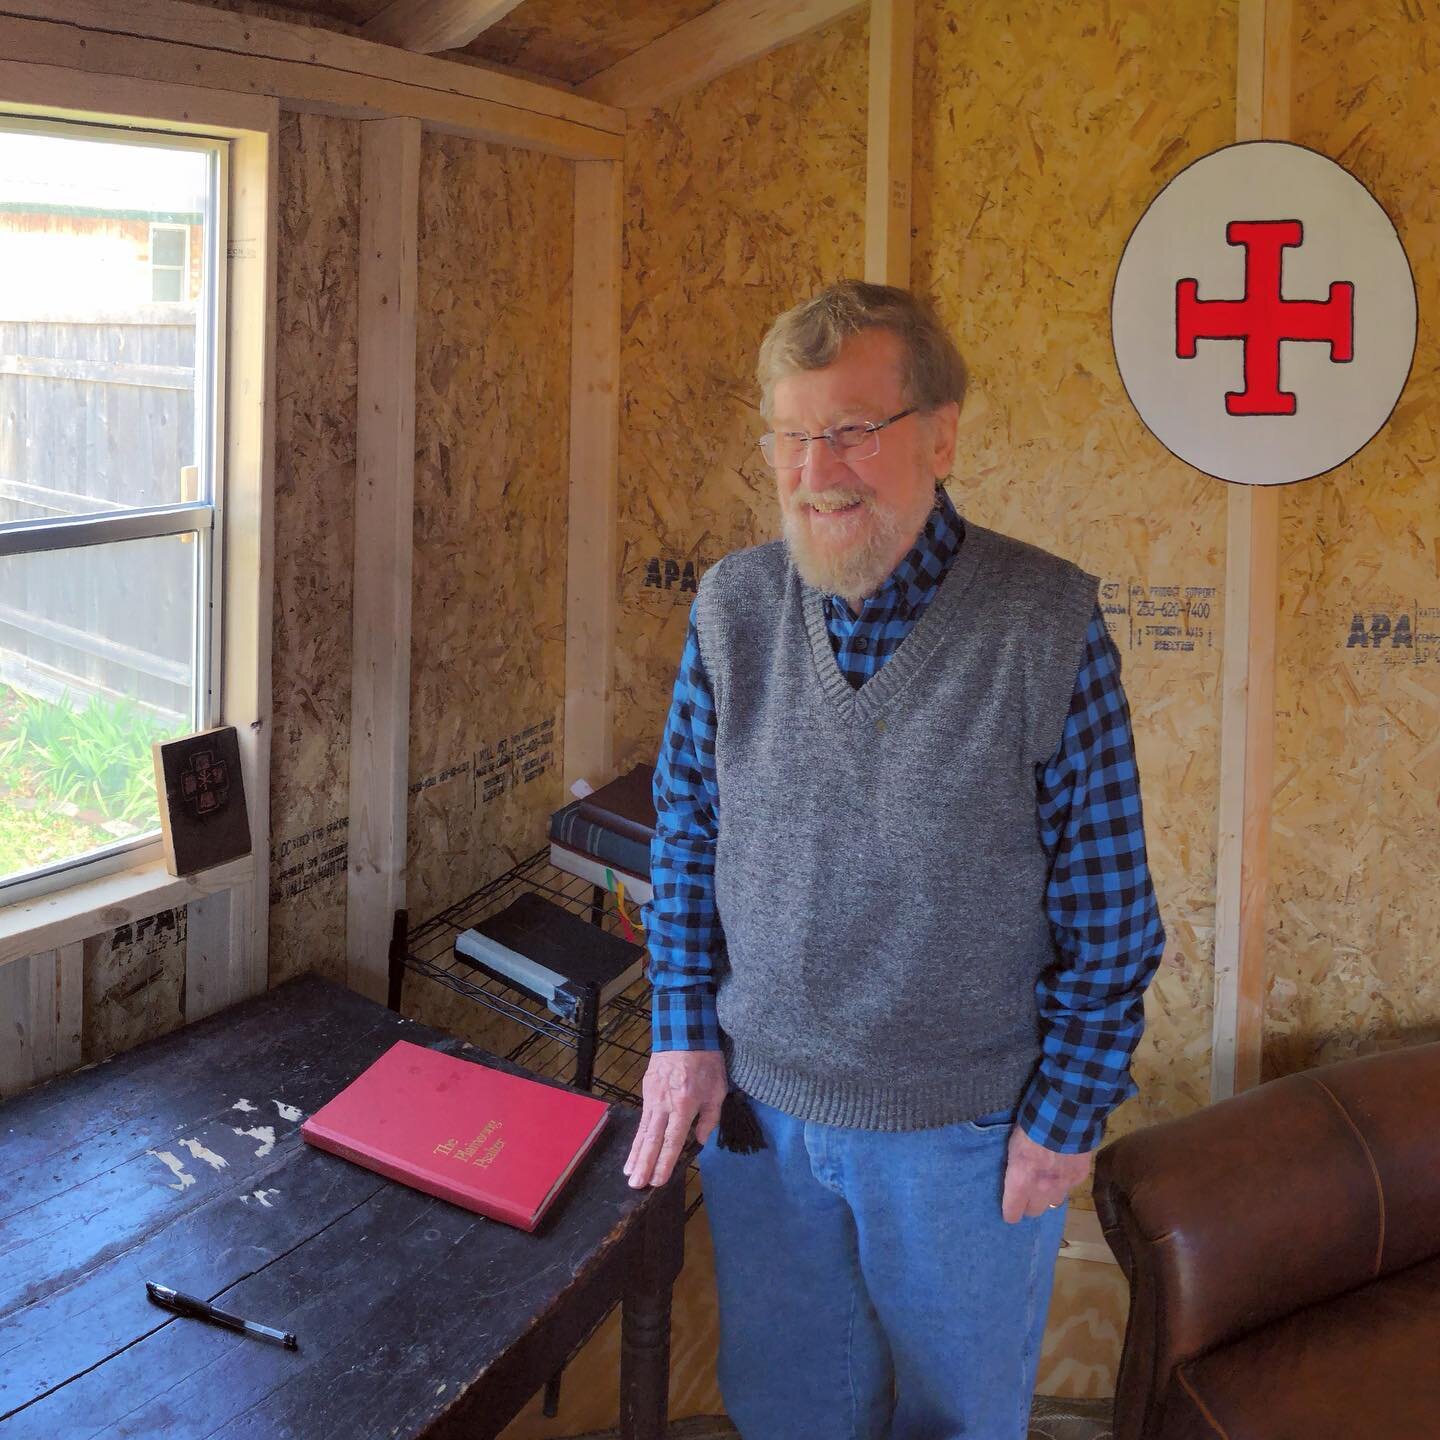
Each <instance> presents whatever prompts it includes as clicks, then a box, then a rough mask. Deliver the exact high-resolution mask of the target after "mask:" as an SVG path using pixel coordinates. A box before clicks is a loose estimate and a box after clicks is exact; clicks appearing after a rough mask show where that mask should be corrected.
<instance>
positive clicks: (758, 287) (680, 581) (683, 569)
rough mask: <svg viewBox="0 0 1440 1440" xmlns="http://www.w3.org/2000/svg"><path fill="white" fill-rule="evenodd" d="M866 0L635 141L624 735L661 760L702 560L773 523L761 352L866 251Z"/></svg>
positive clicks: (621, 676)
mask: <svg viewBox="0 0 1440 1440" xmlns="http://www.w3.org/2000/svg"><path fill="white" fill-rule="evenodd" d="M867 45H868V40H867V24H866V20H865V17H864V15H863V14H861V15H858V16H854V17H851V18H850V19H847V20H845V21H843V22H841V23H839V24H837V25H834V26H831V27H828V28H827V29H826V30H825V31H823V32H821V33H820V34H818V35H816V36H813V37H811V38H809V39H807V40H804V41H801V42H800V43H798V44H795V45H791V46H788V47H787V48H785V49H783V50H780V51H778V52H776V53H775V54H773V55H770V56H767V57H766V58H765V59H763V60H761V61H759V62H757V63H756V64H754V65H750V66H746V67H744V68H742V69H740V70H737V71H733V72H732V73H731V74H729V75H726V76H723V77H722V78H720V79H718V80H715V81H713V82H712V83H711V84H709V85H707V86H705V87H703V88H702V89H700V90H698V91H695V92H693V93H692V94H690V95H687V96H685V97H684V98H683V99H681V100H679V101H678V102H676V103H675V104H674V105H673V106H672V107H671V108H669V109H666V110H662V111H655V112H652V113H651V114H649V115H648V116H646V117H645V118H644V119H643V120H642V121H640V122H639V123H638V124H636V126H635V127H634V128H633V129H632V130H631V132H630V135H629V137H628V139H627V141H626V146H627V159H626V166H625V169H626V203H625V271H624V279H623V291H622V319H621V326H622V334H623V337H624V338H623V345H622V350H621V363H620V382H621V392H622V407H623V408H622V414H621V430H620V491H619V508H620V516H619V553H620V587H621V590H620V634H619V637H618V643H617V650H616V676H615V748H616V757H617V760H618V761H619V762H620V763H621V765H622V768H623V766H624V765H626V764H629V763H633V761H635V760H638V759H652V758H653V757H654V754H655V750H656V746H657V744H658V742H659V736H660V729H661V727H662V726H663V724H664V717H665V711H666V708H667V706H668V702H669V696H670V690H671V687H672V685H673V684H674V679H675V667H676V664H677V662H678V661H679V658H680V650H681V647H682V645H683V644H684V640H685V624H686V618H687V616H688V614H689V605H690V601H691V600H692V599H693V597H694V590H695V581H696V578H697V576H698V574H699V573H700V572H701V571H703V570H704V569H705V568H706V567H707V566H708V565H710V564H711V563H712V562H713V561H715V560H717V559H719V557H720V556H721V555H724V554H725V553H726V552H727V551H730V550H734V549H738V548H739V547H741V546H745V545H754V544H757V543H759V542H760V541H763V540H768V539H771V538H772V537H773V536H774V535H775V534H776V533H778V532H777V525H778V519H779V511H778V509H777V508H776V505H775V499H774V482H773V480H772V478H771V475H770V472H769V471H768V470H766V468H765V466H764V464H763V462H762V461H761V458H760V452H759V451H758V450H757V449H756V448H755V438H756V436H758V435H759V434H760V432H761V430H763V429H764V426H763V425H762V424H761V423H760V419H759V412H758V409H757V400H758V397H757V395H756V392H755V385H754V373H755V350H756V347H757V346H758V345H759V343H760V340H761V337H762V336H763V335H764V333H765V330H766V327H767V326H768V325H769V323H770V321H771V320H772V319H773V318H774V316H775V314H776V313H777V312H778V311H779V310H781V309H783V308H785V307H786V306H787V305H790V304H792V303H793V302H794V301H795V300H796V299H798V298H800V297H801V296H803V295H805V294H807V293H809V292H810V291H812V290H814V289H816V288H818V287H819V286H820V285H821V284H823V283H825V282H826V281H829V280H832V279H835V278H837V277H839V276H842V275H848V274H855V273H857V272H858V271H859V270H860V269H861V268H862V266H863V262H864V233H863V230H864V226H863V216H864V207H865V109H866V87H867V84H868V79H867V69H868V67H867V54H866V52H867Z"/></svg>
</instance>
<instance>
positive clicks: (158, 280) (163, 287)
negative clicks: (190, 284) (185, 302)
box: [150, 267, 183, 300]
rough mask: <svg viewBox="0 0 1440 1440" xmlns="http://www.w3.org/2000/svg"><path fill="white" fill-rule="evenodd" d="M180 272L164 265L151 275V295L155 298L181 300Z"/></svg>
mask: <svg viewBox="0 0 1440 1440" xmlns="http://www.w3.org/2000/svg"><path fill="white" fill-rule="evenodd" d="M180 284H181V281H180V272H179V271H178V270H166V269H164V268H163V267H162V268H160V269H158V270H156V271H155V272H154V274H153V275H152V276H151V286H150V296H151V298H152V299H154V300H180V299H182V298H183V297H182V295H181V293H180Z"/></svg>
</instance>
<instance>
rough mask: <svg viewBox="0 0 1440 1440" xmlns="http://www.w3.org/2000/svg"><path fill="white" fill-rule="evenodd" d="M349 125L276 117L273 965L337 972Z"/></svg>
mask: <svg viewBox="0 0 1440 1440" xmlns="http://www.w3.org/2000/svg"><path fill="white" fill-rule="evenodd" d="M359 205H360V131H359V126H358V125H357V124H356V123H355V122H354V121H350V120H339V119H334V118H331V117H329V116H321V115H286V116H285V117H284V120H283V123H282V127H281V131H280V239H279V252H278V257H277V259H278V293H279V298H278V306H277V313H276V374H275V389H276V399H277V410H276V426H275V430H276V452H275V627H274V650H273V661H272V671H271V673H272V676H273V687H274V728H273V730H272V733H271V737H270V743H271V751H270V766H271V770H270V825H271V845H270V857H271V858H270V905H271V909H270V979H271V983H272V984H279V983H280V981H282V980H286V979H289V978H290V977H291V976H292V975H297V974H299V973H300V972H302V971H304V970H307V969H317V970H319V971H320V972H321V973H322V974H325V975H329V976H330V977H331V978H333V979H336V980H343V978H344V974H345V867H346V829H347V817H348V815H349V809H350V804H349V790H350V668H351V635H350V624H351V622H350V599H351V591H350V574H351V567H352V563H353V557H354V546H355V388H356V346H357V335H358V331H357V314H358V307H359V252H358V248H357V247H358V240H357V237H358V234H359Z"/></svg>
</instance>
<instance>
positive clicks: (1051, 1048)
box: [1016, 609, 1165, 1154]
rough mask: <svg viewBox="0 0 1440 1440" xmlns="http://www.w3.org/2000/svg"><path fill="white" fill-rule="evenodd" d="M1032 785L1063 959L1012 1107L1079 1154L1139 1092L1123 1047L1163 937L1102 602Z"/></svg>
mask: <svg viewBox="0 0 1440 1440" xmlns="http://www.w3.org/2000/svg"><path fill="white" fill-rule="evenodd" d="M1036 788H1037V803H1038V811H1039V823H1040V835H1041V839H1042V841H1043V842H1044V844H1045V847H1046V849H1047V850H1048V851H1049V852H1050V853H1051V855H1052V856H1053V863H1052V866H1051V872H1050V880H1049V883H1048V885H1047V887H1046V892H1045V908H1046V912H1047V914H1048V915H1049V917H1050V924H1051V929H1052V931H1053V933H1054V936H1055V943H1056V946H1057V948H1058V950H1059V952H1060V956H1061V959H1060V962H1059V963H1058V964H1057V965H1055V966H1054V967H1053V968H1052V969H1051V970H1049V971H1047V972H1046V974H1045V975H1044V976H1042V977H1041V979H1040V982H1039V984H1038V985H1037V986H1036V1000H1037V1002H1038V1006H1039V1013H1040V1031H1041V1058H1040V1067H1039V1069H1038V1070H1037V1071H1036V1074H1035V1077H1034V1079H1033V1080H1032V1081H1031V1083H1030V1086H1029V1088H1028V1090H1027V1091H1026V1093H1025V1096H1024V1098H1023V1099H1022V1101H1021V1103H1020V1110H1019V1113H1018V1115H1017V1117H1016V1118H1017V1121H1018V1123H1019V1124H1020V1126H1021V1128H1022V1129H1023V1130H1024V1131H1025V1133H1026V1134H1027V1135H1029V1137H1030V1138H1031V1139H1032V1140H1034V1141H1036V1142H1037V1143H1038V1144H1040V1145H1043V1146H1045V1147H1046V1148H1047V1149H1050V1150H1056V1151H1060V1152H1062V1153H1065V1154H1083V1153H1084V1152H1086V1151H1089V1150H1093V1149H1094V1148H1095V1147H1096V1146H1097V1145H1098V1144H1099V1143H1100V1139H1101V1137H1102V1135H1103V1134H1104V1129H1105V1120H1106V1117H1107V1116H1108V1115H1109V1113H1110V1112H1111V1111H1112V1110H1113V1109H1114V1108H1115V1107H1116V1106H1117V1105H1119V1104H1120V1102H1121V1101H1122V1100H1125V1099H1126V1098H1128V1097H1129V1096H1131V1095H1133V1094H1134V1093H1135V1084H1134V1082H1133V1081H1132V1080H1131V1078H1130V1059H1131V1056H1132V1055H1133V1054H1134V1051H1135V1047H1136V1045H1137V1044H1138V1043H1139V1041H1140V1036H1141V1033H1142V1032H1143V1030H1144V1028H1145V1005H1144V994H1145V987H1146V986H1147V985H1148V984H1149V983H1150V981H1151V979H1152V978H1153V977H1154V974H1155V971H1156V968H1157V967H1158V966H1159V964H1160V957H1161V955H1162V953H1163V951H1164V949H1165V930H1164V927H1163V925H1162V924H1161V921H1160V911H1159V907H1158V906H1157V904H1156V901H1155V891H1154V887H1153V886H1152V884H1151V881H1150V867H1149V863H1148V861H1147V859H1146V855H1145V826H1144V817H1143V815H1142V813H1141V806H1140V772H1139V769H1138V767H1137V765H1136V762H1135V742H1134V736H1133V734H1132V732H1131V728H1130V707H1129V705H1128V704H1127V703H1126V700H1125V691H1124V689H1123V687H1122V686H1121V683H1120V655H1119V652H1118V651H1117V650H1116V648H1115V643H1114V641H1113V640H1111V638H1110V635H1109V632H1108V631H1107V629H1106V626H1105V621H1104V619H1103V618H1102V616H1101V614H1100V612H1099V610H1098V609H1097V610H1096V612H1095V615H1094V616H1093V617H1092V619H1091V621H1090V626H1089V629H1088V631H1087V633H1086V637H1085V658H1084V660H1083V662H1082V663H1081V666H1080V673H1079V676H1078V677H1077V679H1076V684H1075V693H1074V696H1073V698H1072V699H1071V702H1070V713H1069V716H1068V717H1067V719H1066V722H1065V730H1064V734H1063V736H1062V738H1061V742H1060V749H1059V751H1058V752H1057V753H1056V755H1055V757H1054V758H1053V759H1052V760H1051V761H1050V762H1049V764H1047V765H1043V766H1039V767H1037V787H1036Z"/></svg>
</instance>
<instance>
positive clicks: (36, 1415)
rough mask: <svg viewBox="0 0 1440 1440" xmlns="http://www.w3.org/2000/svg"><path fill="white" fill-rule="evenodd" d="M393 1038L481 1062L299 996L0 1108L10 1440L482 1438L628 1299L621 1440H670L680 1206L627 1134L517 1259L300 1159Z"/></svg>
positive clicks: (444, 1212)
mask: <svg viewBox="0 0 1440 1440" xmlns="http://www.w3.org/2000/svg"><path fill="white" fill-rule="evenodd" d="M401 1038H404V1039H407V1040H412V1041H414V1042H416V1043H417V1044H424V1045H430V1046H433V1047H435V1048H437V1049H441V1050H445V1051H448V1052H450V1053H452V1054H461V1055H467V1054H468V1055H469V1056H471V1057H472V1058H478V1057H479V1056H480V1054H481V1052H479V1051H477V1050H474V1049H473V1048H472V1047H470V1046H467V1045H466V1044H464V1043H463V1042H462V1041H459V1040H455V1039H453V1038H451V1037H448V1036H446V1035H443V1034H442V1033H441V1032H439V1031H436V1030H431V1029H429V1028H427V1027H425V1026H423V1025H418V1024H415V1023H413V1022H410V1021H406V1020H403V1019H401V1018H400V1017H399V1016H397V1015H395V1014H394V1013H392V1012H391V1011H389V1010H386V1009H385V1008H383V1007H382V1006H379V1005H375V1004H373V1003H372V1002H370V1001H368V1000H364V999H362V998H361V997H359V996H358V995H355V994H353V993H352V992H351V991H349V990H345V989H342V988H340V987H339V986H335V985H332V984H330V983H328V982H324V981H320V980H316V979H313V978H310V977H306V978H303V979H300V980H296V981H292V982H290V983H289V984H286V985H283V986H281V987H279V988H278V989H276V990H273V991H271V992H270V993H269V994H268V995H265V996H262V997H260V998H258V999H255V1000H250V1001H247V1002H245V1003H244V1004H242V1005H237V1006H235V1007H233V1008H232V1009H230V1010H226V1011H223V1012H221V1013H219V1014H217V1015H214V1016H211V1017H210V1018H209V1019H207V1020H203V1021H200V1022H199V1023H197V1024H195V1025H191V1026H187V1027H186V1028H185V1029H183V1030H180V1031H178V1032H176V1033H175V1034H173V1035H170V1036H167V1037H165V1038H163V1039H161V1040H156V1041H153V1042H151V1043H150V1044H148V1045H144V1046H141V1047H140V1048H139V1049H136V1050H133V1051H130V1052H129V1053H127V1054H125V1055H122V1056H120V1057H118V1058H117V1059H114V1060H111V1061H108V1062H106V1063H105V1064H102V1065H98V1066H93V1067H91V1068H90V1069H88V1070H83V1071H79V1072H77V1073H75V1074H73V1075H69V1076H66V1077H64V1078H63V1079H60V1080H57V1081H54V1082H52V1083H51V1084H49V1085H45V1086H42V1087H40V1088H38V1089H35V1090H32V1091H29V1092H27V1093H26V1094H23V1095H20V1096H18V1097H16V1098H15V1099H13V1100H11V1101H9V1102H8V1103H6V1104H4V1105H0V1436H3V1440H22V1437H32V1436H33V1437H44V1440H68V1437H72V1436H73V1437H80V1436H87V1437H88V1436H107V1437H115V1436H122V1435H124V1436H132V1435H164V1436H166V1437H167V1440H184V1437H197V1440H198V1437H201V1436H206V1437H214V1440H220V1437H223V1440H242V1437H243V1440H272V1437H282V1436H293V1437H296V1440H325V1437H329V1436H333V1437H336V1440H367V1437H386V1440H389V1437H392V1436H401V1437H403V1436H415V1435H427V1436H437V1437H460V1436H464V1437H466V1440H482V1437H486V1436H493V1435H495V1434H496V1433H498V1432H499V1431H500V1430H501V1429H502V1428H503V1427H504V1426H505V1425H506V1424H507V1423H508V1422H509V1421H510V1420H511V1419H512V1418H513V1417H514V1416H515V1415H516V1414H517V1413H518V1412H519V1410H520V1409H521V1408H522V1407H523V1406H524V1405H525V1403H526V1402H527V1401H528V1400H529V1398H530V1397H531V1396H532V1395H533V1394H534V1393H535V1392H536V1391H537V1390H538V1389H539V1388H540V1387H541V1386H542V1385H543V1384H544V1383H545V1381H546V1380H547V1379H548V1378H549V1377H550V1376H551V1375H552V1374H553V1373H554V1372H555V1371H556V1370H558V1368H559V1367H560V1366H561V1365H562V1364H563V1362H564V1361H565V1359H566V1358H567V1357H568V1356H569V1355H570V1354H571V1353H572V1351H573V1350H574V1348H575V1347H576V1346H577V1345H578V1344H579V1343H580V1342H581V1341H582V1340H583V1339H584V1337H585V1336H586V1335H587V1334H589V1333H590V1331H591V1330H593V1329H594V1327H595V1326H596V1325H598V1324H599V1322H600V1321H601V1319H603V1318H604V1316H605V1315H606V1314H607V1313H608V1312H609V1310H610V1309H611V1308H612V1307H613V1305H614V1304H615V1303H616V1302H617V1301H619V1300H622V1299H623V1302H624V1313H623V1322H622V1323H623V1349H622V1354H623V1358H622V1381H621V1433H622V1434H624V1435H626V1436H631V1437H635V1440H657V1437H659V1436H661V1435H662V1434H663V1433H664V1429H665V1411H666V1386H667V1378H668V1370H669V1329H670V1324H669V1321H670V1288H671V1283H672V1281H673V1280H674V1278H675V1276H676V1274H677V1273H678V1272H679V1269H680V1262H681V1254H682V1246H683V1230H684V1216H683V1199H684V1197H683V1189H682V1182H681V1181H680V1180H679V1179H677V1181H674V1182H672V1183H671V1184H670V1185H668V1186H666V1187H665V1188H664V1189H662V1190H655V1191H641V1192H636V1191H632V1190H630V1189H629V1188H628V1186H627V1185H626V1183H625V1180H624V1177H623V1176H622V1175H621V1173H620V1166H621V1163H622V1161H623V1159H624V1156H625V1153H626V1151H627V1149H628V1147H629V1145H630V1141H631V1137H632V1135H633V1133H634V1130H635V1125H636V1116H635V1114H634V1113H633V1112H631V1111H627V1110H619V1111H617V1112H616V1114H615V1115H614V1117H613V1118H612V1121H611V1123H610V1125H609V1126H608V1127H607V1133H606V1136H605V1137H604V1138H603V1139H602V1140H601V1142H600V1143H599V1144H598V1145H597V1146H596V1149H595V1151H594V1152H592V1154H591V1156H590V1157H588V1158H587V1160H586V1161H585V1162H584V1165H583V1167H582V1169H581V1170H580V1171H579V1172H578V1173H577V1175H576V1176H575V1177H574V1178H573V1179H572V1181H571V1183H570V1186H569V1187H568V1188H567V1190H566V1192H565V1193H564V1194H563V1195H562V1196H561V1198H560V1199H559V1200H557V1201H556V1203H555V1206H554V1208H553V1209H552V1211H551V1213H550V1214H549V1215H548V1216H547V1217H546V1220H545V1223H544V1225H543V1227H542V1228H541V1230H540V1231H539V1233H537V1234H536V1235H525V1234H523V1233H521V1232H520V1231H518V1230H514V1229H511V1228H510V1227H509V1226H505V1225H500V1224H496V1223H494V1222H492V1221H489V1220H485V1219H482V1218H481V1217H480V1216H478V1215H472V1214H470V1213H469V1212H468V1211H465V1210H461V1209H459V1208H458V1207H456V1206H454V1205H450V1204H447V1203H446V1202H444V1201H442V1200H434V1199H431V1198H430V1197H429V1196H426V1195H422V1194H420V1193H418V1192H417V1191H414V1190H410V1189H408V1188H406V1187H405V1186H403V1185H397V1184H394V1183H392V1182H390V1181H388V1180H384V1179H382V1178H380V1177H379V1176H377V1175H373V1174H371V1173H370V1172H369V1171H367V1170H363V1169H361V1168H360V1167H359V1166H357V1165H352V1164H350V1163H349V1162H348V1161H345V1160H341V1159H338V1158H337V1157H335V1156H333V1155H328V1154H325V1153H323V1152H321V1151H318V1150H314V1149H312V1148H311V1147H310V1146H308V1145H306V1144H305V1143H304V1142H303V1141H302V1140H301V1138H300V1129H299V1127H300V1122H301V1120H302V1119H303V1118H304V1117H305V1116H306V1115H308V1114H310V1113H311V1112H312V1111H314V1110H316V1109H317V1108H318V1107H319V1106H320V1105H321V1104H323V1103H324V1102H325V1101H326V1100H328V1099H329V1098H330V1097H331V1096H332V1095H333V1094H335V1092H336V1091H337V1090H339V1089H340V1088H341V1087H342V1086H344V1085H345V1084H347V1083H348V1082H349V1081H350V1080H352V1079H353V1078H354V1077H355V1076H356V1075H358V1074H359V1073H360V1071H361V1070H363V1069H364V1068H365V1067H366V1066H367V1065H368V1064H369V1063H370V1062H371V1061H372V1060H374V1059H375V1058H376V1057H377V1056H378V1055H380V1054H381V1052H382V1051H384V1050H385V1049H386V1048H388V1046H390V1045H391V1044H392V1043H393V1042H394V1041H395V1040H397V1039H401ZM146 1280H155V1281H158V1282H160V1283H161V1284H165V1285H169V1286H171V1287H173V1288H175V1289H177V1290H184V1291H188V1292H190V1293H191V1294H196V1295H200V1296H202V1297H204V1298H206V1299H210V1300H213V1301H215V1303H216V1304H218V1305H220V1306H221V1307H222V1308H224V1309H227V1310H230V1311H233V1312H236V1313H238V1314H240V1315H243V1316H245V1317H246V1318H248V1319H253V1320H258V1321H260V1322H262V1323H263V1324H267V1325H274V1326H277V1327H279V1328H281V1329H285V1330H293V1331H294V1332H295V1334H296V1336H297V1337H298V1340H299V1349H298V1351H289V1350H285V1349H283V1348H281V1347H279V1346H276V1345H271V1344H267V1343H265V1342H264V1341H259V1340H252V1339H249V1338H246V1337H244V1336H239V1335H235V1334H232V1333H231V1332H229V1331H226V1330H222V1329H220V1328H219V1327H217V1326H214V1325H211V1324H207V1323H205V1322H202V1321H197V1320H189V1319H181V1318H178V1317H175V1316H172V1315H170V1314H169V1313H168V1312H166V1311H163V1310H161V1309H159V1308H157V1307H156V1306H154V1305H152V1304H151V1303H150V1301H149V1300H148V1299H147V1298H146V1295H145V1285H144V1282H145V1281H146Z"/></svg>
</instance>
